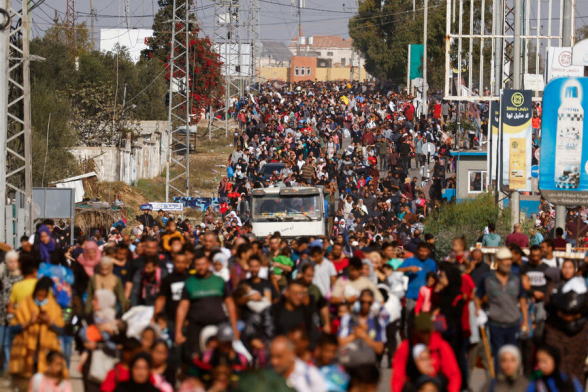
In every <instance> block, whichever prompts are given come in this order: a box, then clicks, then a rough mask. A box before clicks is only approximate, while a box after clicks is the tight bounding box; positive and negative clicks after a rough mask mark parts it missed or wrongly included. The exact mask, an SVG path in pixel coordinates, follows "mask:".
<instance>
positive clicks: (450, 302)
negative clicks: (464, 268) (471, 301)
mask: <svg viewBox="0 0 588 392" xmlns="http://www.w3.org/2000/svg"><path fill="white" fill-rule="evenodd" d="M440 269H441V270H442V271H444V272H445V275H446V276H447V283H448V284H447V287H445V288H444V289H443V290H442V291H441V298H440V300H439V307H440V308H441V313H442V314H443V315H445V317H446V319H447V322H448V323H454V324H457V323H460V322H461V318H460V315H461V312H462V309H463V301H460V300H459V298H458V297H459V296H461V295H462V293H461V272H460V271H459V269H458V268H457V267H456V266H455V264H451V263H441V264H440ZM460 302H461V303H460Z"/></svg>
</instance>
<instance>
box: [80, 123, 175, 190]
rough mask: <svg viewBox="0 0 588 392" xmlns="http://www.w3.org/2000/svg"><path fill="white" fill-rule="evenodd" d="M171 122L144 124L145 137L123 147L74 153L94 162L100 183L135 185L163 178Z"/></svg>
mask: <svg viewBox="0 0 588 392" xmlns="http://www.w3.org/2000/svg"><path fill="white" fill-rule="evenodd" d="M167 124H168V122H167V121H142V122H141V123H140V126H141V134H140V135H139V136H138V137H137V138H136V139H135V140H133V141H132V142H131V140H130V139H127V140H126V141H125V142H124V143H123V146H122V147H76V148H73V149H72V151H71V152H72V154H73V155H74V156H75V157H76V158H77V159H78V160H80V161H85V160H90V159H91V160H93V161H94V167H95V172H96V175H97V176H98V179H99V180H100V181H122V182H124V183H126V184H133V183H135V182H136V181H137V180H140V179H144V178H154V177H157V176H159V175H161V172H162V171H163V169H164V168H165V161H166V152H167V132H168V125H167Z"/></svg>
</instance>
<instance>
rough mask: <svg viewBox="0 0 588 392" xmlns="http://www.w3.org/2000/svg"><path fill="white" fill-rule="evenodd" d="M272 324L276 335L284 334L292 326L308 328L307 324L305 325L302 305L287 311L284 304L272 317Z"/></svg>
mask: <svg viewBox="0 0 588 392" xmlns="http://www.w3.org/2000/svg"><path fill="white" fill-rule="evenodd" d="M274 325H275V332H276V335H285V334H287V333H288V332H290V331H291V330H293V329H294V328H298V327H301V326H303V327H304V328H307V329H308V328H309V326H308V325H305V313H304V308H303V307H302V306H299V307H298V308H296V309H295V310H293V311H289V310H288V309H286V307H285V306H284V307H283V308H282V309H281V312H279V313H278V314H277V317H274Z"/></svg>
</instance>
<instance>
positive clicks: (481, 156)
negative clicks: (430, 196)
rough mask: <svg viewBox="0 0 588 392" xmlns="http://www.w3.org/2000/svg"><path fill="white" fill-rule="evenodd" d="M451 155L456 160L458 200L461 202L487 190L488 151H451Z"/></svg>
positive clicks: (456, 196)
mask: <svg viewBox="0 0 588 392" xmlns="http://www.w3.org/2000/svg"><path fill="white" fill-rule="evenodd" d="M451 156H452V157H453V159H454V160H455V162H456V165H455V168H456V169H455V170H456V178H457V181H456V185H455V188H456V193H457V194H456V195H455V199H456V201H457V202H458V203H459V202H460V201H462V200H464V199H467V198H471V197H475V196H477V195H479V194H480V193H483V192H486V191H487V185H486V184H487V181H486V176H487V175H488V167H487V165H486V160H487V159H488V153H487V152H486V151H451Z"/></svg>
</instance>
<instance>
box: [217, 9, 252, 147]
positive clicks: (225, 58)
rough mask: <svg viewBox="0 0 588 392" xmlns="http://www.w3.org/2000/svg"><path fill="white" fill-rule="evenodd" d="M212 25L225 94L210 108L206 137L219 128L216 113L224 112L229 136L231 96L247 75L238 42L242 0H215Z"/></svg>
mask: <svg viewBox="0 0 588 392" xmlns="http://www.w3.org/2000/svg"><path fill="white" fill-rule="evenodd" d="M213 23H214V27H213V35H212V43H213V47H214V50H215V51H216V52H217V53H218V54H219V56H220V59H221V61H222V63H223V65H222V75H223V76H224V78H225V96H224V100H223V103H222V105H221V107H216V108H213V107H212V105H211V107H210V111H209V116H210V117H209V123H208V134H209V137H210V135H212V133H213V132H214V131H216V130H219V129H222V127H221V126H219V125H218V122H216V123H215V114H217V113H222V114H223V115H224V129H225V135H226V136H228V135H229V109H230V106H231V96H232V95H239V96H241V94H242V93H243V84H244V83H243V81H244V80H245V79H246V78H247V76H248V71H247V68H249V67H248V66H247V67H246V66H245V64H242V63H243V61H242V53H241V49H242V42H241V0H214V21H213Z"/></svg>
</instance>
